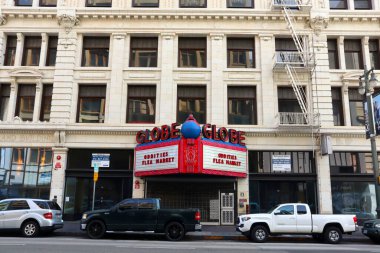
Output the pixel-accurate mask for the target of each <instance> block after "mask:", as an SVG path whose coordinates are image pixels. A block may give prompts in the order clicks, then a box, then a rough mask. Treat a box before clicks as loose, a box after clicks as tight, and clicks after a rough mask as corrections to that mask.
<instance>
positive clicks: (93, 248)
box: [0, 236, 380, 253]
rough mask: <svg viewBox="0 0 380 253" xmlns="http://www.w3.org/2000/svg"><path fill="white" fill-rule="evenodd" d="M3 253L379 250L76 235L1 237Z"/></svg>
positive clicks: (372, 248) (375, 249) (360, 246)
mask: <svg viewBox="0 0 380 253" xmlns="http://www.w3.org/2000/svg"><path fill="white" fill-rule="evenodd" d="M0 252H1V253H45V252H46V253H67V252H72V253H95V252H96V253H116V252H117V253H120V252H123V253H142V252H144V253H149V252H154V253H170V252H181V253H200V252H207V253H213V252H215V253H224V252H226V253H227V252H228V253H231V252H239V253H245V252H250V253H255V252H265V253H272V252H273V253H293V252H297V253H298V252H299V253H301V252H310V253H314V252H315V253H317V252H318V253H319V252H339V253H340V252H341V253H346V252H373V253H375V252H378V253H380V247H379V246H378V245H375V244H363V243H361V244H359V243H342V244H339V245H328V244H320V243H300V242H297V241H294V242H292V241H290V242H287V243H284V242H268V243H264V244H257V243H252V242H249V241H181V242H168V241H157V240H130V239H126V240H120V239H113V238H111V239H102V240H91V239H84V238H76V237H54V236H52V237H49V236H46V237H40V238H22V237H8V236H6V237H5V236H2V237H0Z"/></svg>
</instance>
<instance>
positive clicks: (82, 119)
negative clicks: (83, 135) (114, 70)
mask: <svg viewBox="0 0 380 253" xmlns="http://www.w3.org/2000/svg"><path fill="white" fill-rule="evenodd" d="M78 101H79V105H78V118H77V122H78V123H104V110H105V103H106V86H105V85H81V86H80V87H79V99H78Z"/></svg>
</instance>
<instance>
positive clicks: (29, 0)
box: [15, 0, 33, 6]
mask: <svg viewBox="0 0 380 253" xmlns="http://www.w3.org/2000/svg"><path fill="white" fill-rule="evenodd" d="M15 5H16V6H32V5H33V0H15Z"/></svg>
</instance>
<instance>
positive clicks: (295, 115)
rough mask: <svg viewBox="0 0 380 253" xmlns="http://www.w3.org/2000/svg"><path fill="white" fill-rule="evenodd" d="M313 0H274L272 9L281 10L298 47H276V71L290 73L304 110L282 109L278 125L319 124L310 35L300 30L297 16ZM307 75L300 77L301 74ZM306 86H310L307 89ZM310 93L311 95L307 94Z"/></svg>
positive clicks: (289, 77)
mask: <svg viewBox="0 0 380 253" xmlns="http://www.w3.org/2000/svg"><path fill="white" fill-rule="evenodd" d="M311 6H312V4H311V0H272V9H274V10H281V11H282V13H283V15H284V19H285V21H286V23H287V27H288V29H289V31H290V34H291V36H292V39H293V41H294V44H295V47H296V49H297V50H296V51H294V50H289V51H276V54H275V65H274V71H279V72H281V71H284V70H285V72H286V73H287V76H288V79H289V82H290V84H291V85H292V88H293V91H294V93H295V96H296V98H297V100H298V104H299V106H300V109H301V112H279V115H278V117H279V126H289V125H291V126H295V125H300V126H311V127H313V126H317V125H319V114H318V113H315V112H314V111H315V109H317V108H314V109H313V101H312V97H313V96H312V95H311V94H312V93H313V89H312V85H308V84H311V77H312V75H313V71H314V55H313V53H312V52H310V44H309V43H310V42H311V41H312V40H311V38H310V37H309V36H308V35H307V34H302V35H301V34H299V33H298V32H297V30H296V27H297V24H296V19H297V18H296V17H297V15H300V14H305V13H308V11H310V9H311ZM300 73H302V75H303V77H304V76H305V74H306V76H307V80H308V81H307V82H305V80H304V78H303V79H302V80H301V79H300V78H299V76H300V75H299V74H300ZM305 86H307V87H309V88H310V91H309V92H307V89H305ZM308 94H310V95H308Z"/></svg>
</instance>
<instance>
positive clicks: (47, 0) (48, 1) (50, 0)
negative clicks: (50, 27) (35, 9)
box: [40, 0, 57, 7]
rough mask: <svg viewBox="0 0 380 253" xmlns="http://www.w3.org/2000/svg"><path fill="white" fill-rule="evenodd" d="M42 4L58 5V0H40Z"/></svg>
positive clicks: (47, 5)
mask: <svg viewBox="0 0 380 253" xmlns="http://www.w3.org/2000/svg"><path fill="white" fill-rule="evenodd" d="M40 6H45V7H49V6H52V7H53V6H57V0H40Z"/></svg>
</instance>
